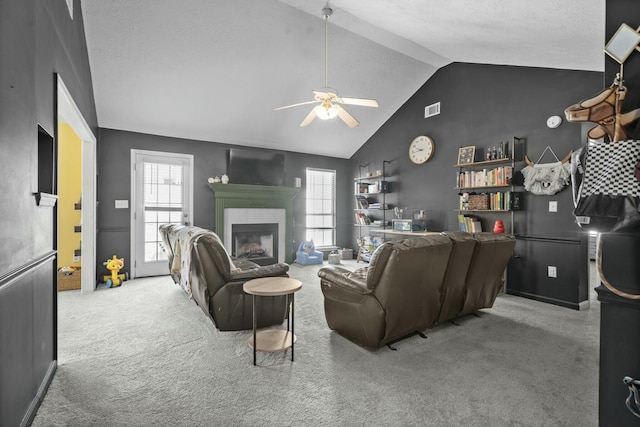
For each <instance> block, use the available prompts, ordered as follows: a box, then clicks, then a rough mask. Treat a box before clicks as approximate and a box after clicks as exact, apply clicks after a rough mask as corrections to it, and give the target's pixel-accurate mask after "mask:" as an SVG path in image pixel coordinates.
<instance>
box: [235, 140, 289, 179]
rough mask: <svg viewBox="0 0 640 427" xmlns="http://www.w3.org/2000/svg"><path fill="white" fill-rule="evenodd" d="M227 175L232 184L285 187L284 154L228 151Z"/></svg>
mask: <svg viewBox="0 0 640 427" xmlns="http://www.w3.org/2000/svg"><path fill="white" fill-rule="evenodd" d="M227 175H228V176H229V182H230V183H232V184H251V185H273V186H278V187H281V186H283V185H284V153H277V152H273V151H269V150H251V149H245V148H231V149H229V150H227Z"/></svg>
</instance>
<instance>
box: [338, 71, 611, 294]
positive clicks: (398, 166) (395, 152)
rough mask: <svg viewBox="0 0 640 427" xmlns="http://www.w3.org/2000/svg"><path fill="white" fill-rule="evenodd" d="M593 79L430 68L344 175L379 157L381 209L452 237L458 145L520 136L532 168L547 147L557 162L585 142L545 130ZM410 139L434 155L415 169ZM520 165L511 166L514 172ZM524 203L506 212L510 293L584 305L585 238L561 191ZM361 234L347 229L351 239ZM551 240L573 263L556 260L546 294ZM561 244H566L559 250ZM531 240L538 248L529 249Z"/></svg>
mask: <svg viewBox="0 0 640 427" xmlns="http://www.w3.org/2000/svg"><path fill="white" fill-rule="evenodd" d="M602 80H603V76H602V73H596V72H582V71H571V70H555V69H543V68H528V67H512V66H497V65H482V64H465V63H453V64H450V65H448V66H446V67H443V68H441V69H440V70H438V71H437V72H436V73H435V74H434V75H433V76H432V77H431V78H430V79H429V81H427V82H426V83H425V84H424V86H423V87H422V88H420V89H419V90H418V91H417V92H416V93H415V94H414V95H413V96H412V97H411V98H410V99H409V100H408V101H407V102H406V103H405V104H404V105H403V106H402V107H401V108H400V109H399V110H398V111H397V112H396V113H395V114H394V115H393V117H391V119H390V120H389V121H387V122H386V123H385V124H384V125H383V126H382V127H381V128H380V129H379V130H378V131H377V132H376V134H375V135H373V136H372V137H371V138H370V140H369V141H368V142H367V143H366V144H365V145H364V146H363V147H362V148H361V149H360V150H359V151H358V152H357V153H356V154H355V155H354V156H353V157H352V158H351V159H350V161H351V174H352V176H353V177H355V176H358V174H359V165H365V164H369V165H371V166H370V167H369V168H370V170H371V171H373V170H376V169H380V166H381V164H382V160H391V161H392V163H391V165H390V167H388V170H389V174H390V175H391V177H390V178H389V180H390V181H391V185H390V188H391V193H390V194H389V195H388V196H387V202H388V203H391V204H393V205H397V206H401V207H409V208H414V209H425V210H426V211H427V225H428V228H429V229H430V230H433V231H439V230H455V229H457V228H458V224H457V217H456V212H454V209H456V208H457V206H458V193H457V191H456V190H455V189H454V187H455V176H456V175H455V174H456V172H457V169H456V168H454V167H453V165H454V164H455V163H456V160H457V154H458V148H459V147H461V146H467V145H475V146H476V147H478V148H488V147H492V146H495V145H496V144H498V143H499V142H500V141H502V140H507V139H510V138H511V137H512V136H517V137H522V138H526V153H527V154H528V156H529V158H531V159H533V161H534V162H535V161H537V160H538V158H539V157H540V155H541V154H542V152H543V151H544V149H545V147H546V146H547V145H549V146H550V147H551V148H552V149H553V150H554V152H555V153H556V154H557V155H558V157H560V158H562V157H564V156H565V155H566V154H567V153H568V152H569V151H570V150H572V149H576V148H579V147H580V146H581V143H582V142H583V141H585V138H584V137H583V135H582V132H583V129H582V126H581V125H580V124H576V123H568V122H566V121H564V122H563V123H562V124H561V125H560V127H558V128H556V129H549V128H547V126H546V120H547V118H548V117H549V116H551V115H560V116H562V117H564V109H565V108H566V107H568V106H569V105H571V104H573V103H576V102H578V101H580V100H581V99H585V98H589V97H591V96H593V95H595V94H596V93H598V92H599V91H600V90H601V89H602V87H603V86H602ZM438 101H440V102H441V114H440V115H438V116H434V117H431V118H428V119H425V118H424V107H425V106H427V105H430V104H432V103H434V102H438ZM418 135H429V136H431V137H432V138H433V139H434V141H435V144H436V149H435V154H434V156H433V157H432V159H431V160H430V161H429V162H427V163H426V164H423V165H415V164H413V163H411V162H410V161H409V158H408V147H409V143H410V142H411V140H412V139H413V138H415V137H416V136H418ZM551 161H553V158H552V157H551V156H549V157H547V156H545V157H544V158H543V160H542V161H541V163H548V162H551ZM523 166H524V165H523V164H519V165H518V167H517V169H518V170H519V169H521V168H522V167H523ZM549 200H556V201H557V202H558V212H557V213H549V212H548V202H549ZM524 206H525V210H524V211H522V212H517V213H515V226H514V231H515V233H516V234H517V235H518V238H519V241H518V245H519V247H518V248H517V251H516V252H517V253H520V254H524V253H525V252H526V253H527V254H529V256H527V257H526V259H524V258H523V256H521V258H520V259H519V261H518V262H520V264H521V266H522V268H521V269H520V270H518V271H523V272H528V274H525V275H523V276H522V277H516V278H514V280H511V284H512V285H513V286H514V289H513V290H514V293H516V292H517V293H519V294H522V295H524V296H531V297H537V298H540V299H545V300H547V301H549V302H556V303H560V304H563V305H569V306H572V307H577V304H578V303H579V302H580V301H583V300H584V299H585V298H586V285H587V284H586V266H587V264H586V263H587V259H586V257H585V258H584V261H582V260H581V256H582V255H581V254H580V251H581V250H582V246H583V245H584V244H586V242H583V240H584V233H582V232H581V230H580V228H579V227H578V226H577V225H575V224H574V219H573V215H572V210H573V205H572V197H571V191H570V189H569V188H566V189H565V190H563V191H562V192H561V193H558V194H556V195H554V196H536V195H532V194H530V193H526V194H524ZM351 208H353V202H352V205H351ZM389 217H390V215H388V218H389ZM486 218H487V219H485V220H484V221H483V228H484V230H489V231H490V230H492V225H493V220H495V219H496V218H503V219H504V218H506V217H504V216H502V217H499V216H498V217H496V216H490V217H486ZM360 231H361V230H360V229H357V228H355V227H354V237H353V239H352V242H355V238H356V237H357V235H358V233H359V232H360ZM554 239H560V240H562V242H560V243H558V244H562V245H563V246H562V247H563V248H566V247H569V248H571V250H573V252H574V253H573V255H574V256H573V257H571V258H568V259H567V261H566V262H558V265H557V266H558V271H559V276H558V278H557V279H555V281H554V282H553V283H552V284H551V286H552V287H550V289H551V290H552V292H551V293H548V292H546V291H545V289H538V286H539V282H540V281H544V280H546V267H547V266H546V264H544V262H546V260H544V261H541V260H539V259H538V256H539V255H542V254H543V253H544V252H545V251H546V250H547V249H545V247H546V245H554V242H553V240H554ZM567 241H568V242H573V243H575V244H574V245H566V243H567ZM540 242H544V245H545V246H541V247H539V248H538V245H539V244H541V243H540ZM352 244H355V243H352ZM531 245H534V246H536V247H534V248H531V247H530V246H531ZM574 259H580V260H581V264H580V267H579V271H580V272H579V273H576V271H578V269H576V268H575V266H574V265H571V263H570V262H569V260H574ZM514 271H516V270H514ZM543 273H544V274H543ZM532 279H535V280H532ZM578 288H580V290H581V291H580V293H579V292H578Z"/></svg>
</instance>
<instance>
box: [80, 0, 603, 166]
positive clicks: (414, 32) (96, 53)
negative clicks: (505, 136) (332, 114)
mask: <svg viewBox="0 0 640 427" xmlns="http://www.w3.org/2000/svg"><path fill="white" fill-rule="evenodd" d="M81 1H82V9H83V18H84V22H85V32H86V37H87V46H88V50H89V60H90V65H91V72H92V78H93V85H94V93H95V99H96V108H97V114H98V123H99V126H100V127H103V128H112V129H122V130H129V131H135V132H143V133H149V134H157V135H165V136H172V137H179V138H190V139H196V140H203V141H214V142H223V143H229V144H241V145H247V146H254V147H265V148H271V149H280V150H289V151H298V152H305V153H312V154H321V155H328V156H335V157H343V158H348V157H350V156H351V155H352V154H353V153H354V152H355V151H356V150H357V149H358V148H360V146H362V144H364V143H365V142H366V141H367V139H368V138H369V137H371V135H373V133H374V132H375V131H376V130H377V129H378V128H379V127H380V126H381V125H382V124H383V123H384V122H385V121H386V120H388V119H389V117H390V116H391V115H392V114H393V113H394V112H395V111H396V110H397V109H398V108H399V107H400V106H401V105H402V104H403V103H404V102H405V101H406V100H407V99H408V98H409V97H410V96H411V95H413V94H414V93H415V91H416V90H417V89H418V88H420V86H422V85H423V84H424V83H425V82H426V81H427V80H428V79H429V77H430V76H431V75H432V74H433V73H434V72H435V71H436V70H437V69H438V68H440V67H442V66H444V65H446V64H448V63H450V62H472V63H484V64H504V65H518V66H532V67H547V68H562V69H576V70H590V71H603V70H604V54H603V50H602V48H603V46H604V23H605V0H578V1H573V2H570V1H566V0H537V1H535V2H534V1H531V0H510V1H500V0H332V1H331V2H330V4H329V5H330V7H331V8H333V10H334V13H333V15H332V16H331V18H329V24H330V25H329V85H330V86H332V87H335V88H337V89H338V90H339V91H340V94H341V95H343V96H347V97H363V98H374V99H376V100H377V101H378V103H379V104H380V107H379V108H377V109H376V108H366V107H358V106H347V109H348V111H349V112H351V114H353V115H354V116H355V117H356V118H357V119H358V120H359V121H360V123H361V124H360V126H358V127H356V128H354V129H350V128H348V127H347V126H346V125H344V124H343V123H342V122H341V121H340V120H338V119H336V120H331V121H326V122H325V121H320V120H315V121H314V122H313V123H312V124H311V125H310V126H308V127H306V128H300V127H299V126H298V125H299V123H300V122H301V121H302V120H303V119H304V117H305V116H306V115H307V113H308V112H309V111H310V109H311V108H312V106H302V107H297V108H291V109H288V110H282V111H273V109H274V108H275V107H279V106H282V105H287V104H292V103H296V102H302V101H308V100H312V99H313V96H312V93H311V90H313V89H316V88H319V87H322V86H324V23H323V18H322V16H321V12H320V11H321V9H322V8H323V7H324V6H325V5H326V1H325V0H181V1H175V0H108V1H105V0H81ZM422 113H423V112H422V111H419V112H416V114H422Z"/></svg>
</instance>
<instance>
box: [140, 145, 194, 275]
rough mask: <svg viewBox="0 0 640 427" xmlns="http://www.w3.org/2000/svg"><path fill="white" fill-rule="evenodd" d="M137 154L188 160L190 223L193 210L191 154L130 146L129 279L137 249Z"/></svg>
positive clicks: (187, 178)
mask: <svg viewBox="0 0 640 427" xmlns="http://www.w3.org/2000/svg"><path fill="white" fill-rule="evenodd" d="M139 155H144V156H155V157H166V158H170V159H182V160H186V161H188V162H189V168H190V173H189V175H188V176H187V177H185V181H186V184H187V185H188V187H189V191H190V194H189V200H188V202H187V206H188V209H189V221H190V224H193V223H194V221H195V220H194V212H193V194H194V189H193V176H194V174H195V171H194V165H193V163H194V159H193V154H183V153H169V152H163V151H150V150H139V149H135V148H132V149H131V166H130V173H131V192H130V194H131V204H130V207H129V211H130V215H131V216H130V224H131V233H130V239H131V240H130V242H131V244H130V246H131V248H130V254H129V256H130V257H131V264H130V267H129V278H130V279H134V278H135V277H136V261H137V260H136V253H137V252H136V249H137V242H136V209H137V206H138V205H137V197H138V195H137V194H136V193H137V190H136V185H137V181H136V180H137V175H136V170H135V167H136V157H137V156H139Z"/></svg>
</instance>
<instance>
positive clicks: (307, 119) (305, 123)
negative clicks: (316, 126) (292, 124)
mask: <svg viewBox="0 0 640 427" xmlns="http://www.w3.org/2000/svg"><path fill="white" fill-rule="evenodd" d="M315 118H316V109H315V107H314V108H312V109H311V112H310V113H309V114H307V117H305V118H304V120H303V121H302V123H300V127H301V128H302V127H305V126H309V125H310V124H311V122H312V121H313V119H315Z"/></svg>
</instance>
